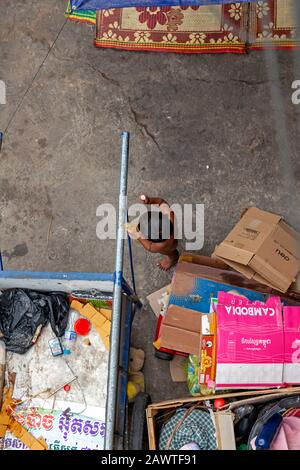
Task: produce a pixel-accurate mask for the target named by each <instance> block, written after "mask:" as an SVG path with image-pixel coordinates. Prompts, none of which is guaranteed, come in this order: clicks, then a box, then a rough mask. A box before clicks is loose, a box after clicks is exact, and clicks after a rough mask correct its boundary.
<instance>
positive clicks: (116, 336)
mask: <svg viewBox="0 0 300 470" xmlns="http://www.w3.org/2000/svg"><path fill="white" fill-rule="evenodd" d="M128 151H129V133H128V132H122V158H121V175H120V194H119V220H118V233H117V247H116V264H115V285H114V298H113V312H112V325H111V333H110V352H109V363H108V383H107V401H106V434H105V445H104V447H105V449H106V450H112V449H113V447H114V427H115V418H116V406H117V391H118V390H117V387H118V372H119V347H120V344H119V343H120V331H121V314H122V280H123V258H124V238H125V223H126V214H127V207H126V206H127V178H128Z"/></svg>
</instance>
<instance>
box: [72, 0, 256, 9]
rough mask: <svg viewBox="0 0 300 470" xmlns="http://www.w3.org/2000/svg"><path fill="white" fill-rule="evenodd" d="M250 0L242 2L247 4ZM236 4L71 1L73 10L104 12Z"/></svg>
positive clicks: (164, 0)
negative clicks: (111, 9) (122, 9)
mask: <svg viewBox="0 0 300 470" xmlns="http://www.w3.org/2000/svg"><path fill="white" fill-rule="evenodd" d="M246 1H248V0H240V2H246ZM223 3H234V2H233V1H232V0H71V7H72V9H76V10H103V9H109V8H127V7H157V6H188V5H189V6H195V5H221V4H223Z"/></svg>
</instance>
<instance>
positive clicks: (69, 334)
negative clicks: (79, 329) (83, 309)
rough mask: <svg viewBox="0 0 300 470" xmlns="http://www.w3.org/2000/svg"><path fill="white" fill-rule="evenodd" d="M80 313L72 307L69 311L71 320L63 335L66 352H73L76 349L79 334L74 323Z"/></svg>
mask: <svg viewBox="0 0 300 470" xmlns="http://www.w3.org/2000/svg"><path fill="white" fill-rule="evenodd" d="M78 317H79V314H78V312H77V311H76V310H74V309H72V308H71V309H70V311H69V320H68V324H67V328H66V331H65V334H64V337H63V341H62V346H63V351H64V354H71V353H72V351H73V350H74V346H75V342H76V338H77V334H76V333H75V331H74V323H75V322H76V320H77V319H78Z"/></svg>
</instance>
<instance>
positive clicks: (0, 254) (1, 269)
mask: <svg viewBox="0 0 300 470" xmlns="http://www.w3.org/2000/svg"><path fill="white" fill-rule="evenodd" d="M3 270H4V268H3V258H2V253H1V250H0V271H3Z"/></svg>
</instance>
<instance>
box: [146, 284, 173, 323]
mask: <svg viewBox="0 0 300 470" xmlns="http://www.w3.org/2000/svg"><path fill="white" fill-rule="evenodd" d="M170 289H171V284H168V285H167V286H165V287H163V288H162V289H159V290H157V291H156V292H153V293H152V294H150V295H148V297H147V300H148V302H149V304H150V307H151V308H152V310H153V313H154V314H155V316H156V317H159V315H160V313H161V310H162V306H161V304H160V300H161V299H162V297H163V295H164V294H166V293H167V291H170Z"/></svg>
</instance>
